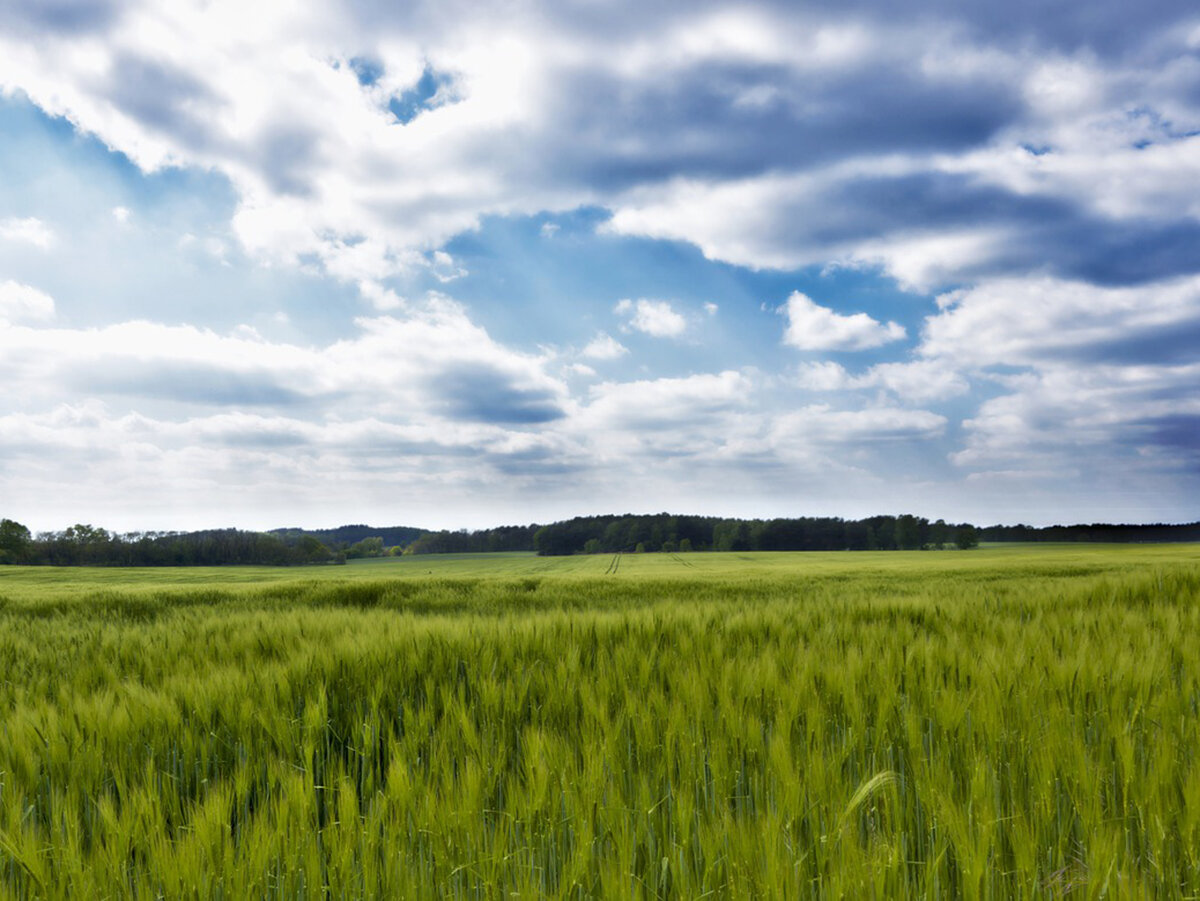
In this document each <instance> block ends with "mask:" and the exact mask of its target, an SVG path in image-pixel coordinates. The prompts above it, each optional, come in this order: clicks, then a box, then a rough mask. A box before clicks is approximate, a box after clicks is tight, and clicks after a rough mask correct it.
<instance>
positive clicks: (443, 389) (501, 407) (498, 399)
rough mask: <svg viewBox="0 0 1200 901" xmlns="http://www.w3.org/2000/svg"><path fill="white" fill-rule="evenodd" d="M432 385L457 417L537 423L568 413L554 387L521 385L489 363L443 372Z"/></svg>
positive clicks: (442, 405)
mask: <svg viewBox="0 0 1200 901" xmlns="http://www.w3.org/2000/svg"><path fill="white" fill-rule="evenodd" d="M429 389H430V390H431V392H432V393H433V395H434V396H435V397H436V398H438V399H439V400H440V402H441V404H440V406H441V408H442V410H443V411H444V412H445V413H446V415H448V416H450V417H451V418H454V419H466V420H470V421H472V422H491V423H505V424H510V425H535V424H538V423H545V422H552V421H553V420H556V419H562V418H563V416H565V415H566V414H565V412H564V411H563V409H562V407H561V406H560V405H559V402H558V398H557V397H556V396H555V395H554V394H553V393H552V392H551V391H549V390H546V389H530V388H522V387H519V386H517V385H514V384H513V382H512V379H511V377H510V376H508V375H506V374H505V373H503V372H499V371H497V370H496V369H493V368H491V367H488V366H482V365H469V366H461V367H459V368H457V369H452V370H448V371H446V372H442V373H440V374H438V375H437V376H436V377H435V378H432V379H431V380H430V382H429Z"/></svg>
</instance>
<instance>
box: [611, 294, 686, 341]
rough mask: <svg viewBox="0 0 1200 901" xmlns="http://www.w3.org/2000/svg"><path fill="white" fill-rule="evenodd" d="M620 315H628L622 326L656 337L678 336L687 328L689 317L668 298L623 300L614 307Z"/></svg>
mask: <svg viewBox="0 0 1200 901" xmlns="http://www.w3.org/2000/svg"><path fill="white" fill-rule="evenodd" d="M613 311H614V312H615V313H617V314H618V315H620V316H625V317H627V320H628V321H627V322H626V324H625V325H624V326H622V328H624V329H625V330H626V331H628V330H629V329H633V330H635V331H639V332H642V333H644V334H647V335H650V336H652V337H655V338H676V337H678V336H679V335H682V334H683V333H684V332H685V331H686V330H687V319H685V318H684V317H683V316H682V315H681V314H679V313H677V312H676V311H675V310H674V308H672V306H671V303H670V301H666V300H647V299H645V298H640V299H638V300H636V301H635V300H629V299H628V298H626V299H625V300H621V301H619V302H618V303H617V305H616V306H615V307H613Z"/></svg>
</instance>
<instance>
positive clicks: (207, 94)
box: [105, 53, 216, 147]
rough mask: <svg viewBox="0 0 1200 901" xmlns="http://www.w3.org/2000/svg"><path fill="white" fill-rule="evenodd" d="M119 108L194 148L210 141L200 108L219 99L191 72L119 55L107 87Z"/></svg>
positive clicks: (153, 61)
mask: <svg viewBox="0 0 1200 901" xmlns="http://www.w3.org/2000/svg"><path fill="white" fill-rule="evenodd" d="M105 90H106V91H107V94H108V96H109V98H110V99H111V100H112V102H113V104H115V105H116V107H117V108H118V109H120V110H121V111H122V112H124V113H126V114H127V115H129V116H130V117H131V118H133V119H136V120H137V121H139V122H141V123H142V124H143V125H145V126H147V127H149V128H150V129H152V130H154V131H161V132H170V133H172V134H174V135H177V136H179V137H182V138H184V139H185V140H186V141H187V142H188V143H189V144H191V145H192V146H193V147H197V146H204V145H205V144H206V143H208V141H209V140H210V136H209V134H208V127H207V124H206V122H205V119H204V118H203V117H202V116H200V115H198V112H197V109H196V107H197V105H211V104H213V103H215V102H216V97H215V95H213V93H212V92H211V91H210V90H209V88H208V86H207V85H205V84H204V83H203V82H201V81H200V80H199V79H198V78H196V77H195V76H194V75H192V74H191V73H189V72H187V71H185V70H184V69H181V68H179V67H177V66H174V65H172V64H171V63H167V62H164V61H162V60H152V59H147V58H145V57H142V56H136V55H132V54H128V53H121V54H118V55H117V56H116V57H115V58H114V60H113V65H112V69H111V71H110V73H109V76H108V79H107V85H106V87H105Z"/></svg>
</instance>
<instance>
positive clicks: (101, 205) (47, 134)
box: [0, 97, 362, 341]
mask: <svg viewBox="0 0 1200 901" xmlns="http://www.w3.org/2000/svg"><path fill="white" fill-rule="evenodd" d="M0 134H3V135H4V140H3V141H0V218H8V217H16V218H30V217H32V218H36V219H39V220H41V221H42V222H43V223H44V224H45V225H46V227H48V228H49V229H50V230H51V231H52V232H53V234H54V241H53V243H52V244H51V246H50V247H48V248H45V249H35V250H32V251H31V249H30V248H29V247H28V246H25V245H22V244H20V243H17V242H11V241H6V242H0V279H12V280H15V281H18V282H21V283H23V284H29V285H32V286H34V287H36V288H38V289H39V290H41V291H44V292H46V293H47V294H49V295H50V296H51V297H53V298H54V300H55V306H56V311H57V314H58V320H59V322H60V323H61V324H64V325H69V326H72V327H95V326H103V325H107V324H111V323H114V322H121V321H126V320H129V319H148V320H152V321H158V322H166V323H168V324H171V323H181V322H186V323H189V324H193V325H197V326H199V327H207V328H212V329H215V330H217V331H227V330H229V329H232V328H234V327H236V326H238V325H243V324H248V325H252V326H254V327H256V328H259V329H260V330H262V331H263V332H264V334H266V333H272V334H274V335H276V336H277V337H280V338H284V339H286V338H299V337H304V336H308V337H309V338H310V339H312V340H317V339H319V340H322V341H324V340H329V339H330V338H331V337H332V338H337V337H342V336H345V335H349V334H352V333H354V332H355V331H356V329H355V327H354V325H353V321H352V320H353V317H354V316H355V315H358V314H360V313H361V312H362V301H361V299H360V298H359V297H358V292H357V290H356V289H355V288H354V287H353V286H350V285H347V284H344V283H340V282H336V281H334V280H333V279H329V278H327V277H323V276H319V275H315V274H313V273H311V272H307V271H304V270H300V269H296V268H292V267H264V266H262V265H260V264H258V263H257V262H255V261H253V260H251V259H249V258H247V257H246V255H245V254H244V253H243V252H242V251H241V249H240V245H239V243H238V241H237V238H236V236H235V235H234V234H233V233H232V231H231V228H230V219H231V217H232V215H233V213H234V212H235V209H236V205H237V204H236V200H237V198H236V194H235V191H234V188H233V186H232V185H231V184H230V183H229V181H228V179H226V178H225V177H224V176H223V175H220V174H217V173H214V172H210V171H205V170H202V169H199V168H194V167H193V168H174V167H170V168H165V169H161V170H158V171H156V172H152V173H145V172H143V171H142V170H140V169H139V168H138V167H137V166H136V165H134V164H133V163H132V162H131V161H130V160H129V159H128V158H127V157H126V156H125V155H124V154H121V153H117V152H113V151H111V150H109V149H108V148H107V147H105V146H104V144H103V143H101V142H100V141H98V140H96V139H95V138H93V137H90V136H87V135H82V134H80V133H78V132H77V131H76V130H75V129H74V128H73V127H72V126H71V125H70V123H68V122H66V121H65V120H63V119H58V118H55V117H51V116H48V115H46V114H45V113H43V112H41V111H40V110H38V109H37V108H36V107H34V106H33V105H32V104H30V103H29V102H28V101H27V100H24V99H22V98H20V97H8V98H0ZM118 209H122V210H124V211H126V212H125V213H123V214H120V213H116V212H115V211H117V210H118ZM118 216H123V217H124V221H121V219H119V218H118ZM121 260H125V261H129V262H128V264H126V265H114V261H121ZM280 314H283V316H281V315H280ZM284 317H286V319H285V318H284Z"/></svg>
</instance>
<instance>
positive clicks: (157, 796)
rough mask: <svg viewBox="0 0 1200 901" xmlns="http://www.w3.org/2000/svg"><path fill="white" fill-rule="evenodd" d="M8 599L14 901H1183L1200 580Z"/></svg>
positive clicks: (886, 566)
mask: <svg viewBox="0 0 1200 901" xmlns="http://www.w3.org/2000/svg"><path fill="white" fill-rule="evenodd" d="M612 563H613V558H612V557H611V556H608V557H602V556H597V557H571V558H537V557H532V556H528V555H502V556H495V557H494V556H485V557H471V556H464V557H456V558H442V557H436V558H435V557H418V558H395V559H386V560H379V561H361V562H357V563H355V564H352V565H349V566H346V567H328V568H319V569H299V570H275V569H258V568H221V569H205V570H190V569H189V570H104V569H87V570H83V569H72V570H51V569H34V568H18V567H8V568H0V709H3V710H4V711H5V713H6V716H5V718H4V719H3V722H2V723H0V896H5V897H14V898H24V897H55V898H58V897H64V898H65V897H157V896H164V897H172V898H174V897H197V898H211V897H227V898H244V897H289V898H293V897H336V898H341V897H378V898H384V897H405V898H426V897H428V898H445V897H451V898H454V897H459V898H500V897H509V896H511V895H514V894H515V895H517V896H521V897H555V898H559V897H561V898H587V897H620V898H625V897H645V898H656V897H657V898H675V897H678V898H699V897H733V898H757V897H785V898H796V897H848V898H864V897H868V898H869V897H924V898H946V897H961V898H1062V897H1079V898H1098V897H1119V898H1125V897H1147V898H1150V897H1155V898H1157V897H1167V898H1174V897H1179V898H1183V897H1190V896H1195V895H1197V894H1200V759H1198V752H1200V663H1198V662H1197V661H1200V547H1198V546H1187V545H1177V546H1166V545H1155V546H1136V547H1131V546H1116V547H1109V546H1105V547H1097V546H1082V545H1072V546H1058V547H1052V548H987V549H984V550H980V551H976V552H969V553H961V552H923V553H898V552H888V553H878V554H873V553H855V554H849V553H843V554H766V553H758V554H742V555H739V554H683V555H624V556H622V557H621V560H620V565H619V567H615V570H616V571H615V573H614V572H613V570H614V567H613V566H612Z"/></svg>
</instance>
